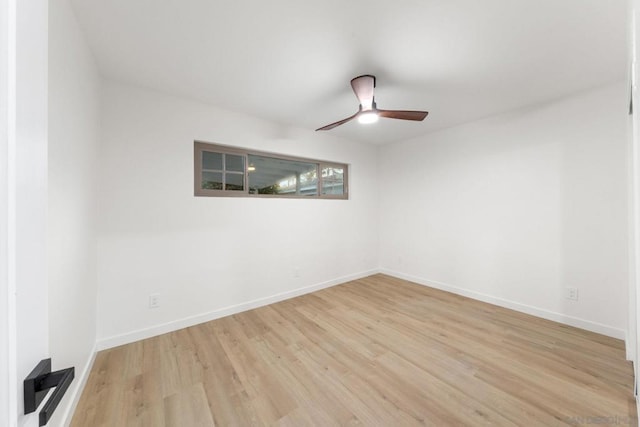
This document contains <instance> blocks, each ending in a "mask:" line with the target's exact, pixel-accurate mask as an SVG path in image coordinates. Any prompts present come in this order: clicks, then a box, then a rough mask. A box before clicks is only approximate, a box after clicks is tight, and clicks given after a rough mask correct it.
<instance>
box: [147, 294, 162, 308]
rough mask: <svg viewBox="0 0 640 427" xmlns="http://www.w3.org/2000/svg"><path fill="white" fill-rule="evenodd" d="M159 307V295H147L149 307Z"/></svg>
mask: <svg viewBox="0 0 640 427" xmlns="http://www.w3.org/2000/svg"><path fill="white" fill-rule="evenodd" d="M158 307H160V295H158V294H152V295H149V308H158Z"/></svg>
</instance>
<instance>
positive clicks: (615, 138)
mask: <svg viewBox="0 0 640 427" xmlns="http://www.w3.org/2000/svg"><path fill="white" fill-rule="evenodd" d="M461 102H464V100H461ZM627 109H628V86H627V85H625V84H619V85H613V86H609V87H605V88H601V89H598V90H594V91H591V92H589V93H584V94H581V95H578V96H574V97H571V98H567V99H563V100H559V101H557V102H554V103H550V104H547V105H541V106H537V107H531V108H527V109H522V110H518V111H513V112H510V113H507V114H503V115H500V116H497V117H493V118H488V119H486V120H481V121H477V122H474V123H469V124H466V125H462V126H458V127H454V128H450V129H446V130H443V131H440V132H437V133H433V134H430V135H426V136H423V137H421V138H416V139H414V140H411V141H407V142H403V143H399V144H395V145H389V146H384V147H382V148H381V151H380V174H381V179H380V183H381V188H380V189H381V193H380V194H381V196H380V197H381V199H380V202H381V206H382V207H383V208H382V209H381V211H380V264H381V266H382V268H383V269H385V270H386V271H388V272H390V273H392V274H396V275H398V276H401V277H407V278H410V279H414V280H417V281H419V282H421V283H429V284H432V285H434V286H436V287H441V288H444V289H450V290H454V291H455V292H458V293H461V294H466V295H470V296H473V297H476V298H480V299H484V300H487V301H491V302H494V303H498V304H502V305H505V306H509V307H513V308H516V309H519V310H523V311H527V312H530V313H534V314H537V315H540V316H543V317H547V318H552V319H555V320H561V321H564V322H567V323H569V324H574V325H578V326H581V327H584V328H587V329H591V330H595V331H598V332H602V333H606V334H609V335H613V336H617V337H619V338H624V331H626V329H627V323H626V321H627V317H626V316H627V297H628V294H627V290H628V265H627V263H628V259H627V250H628V246H627V244H628V241H627V232H628V221H627V218H628V211H627V178H628V177H627V160H626V158H625V156H626V154H627V135H626V131H627V122H626V120H627V119H626V112H627ZM566 287H577V288H579V301H577V302H576V301H570V300H567V299H565V297H564V292H565V288H566Z"/></svg>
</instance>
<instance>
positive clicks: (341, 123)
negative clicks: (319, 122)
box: [316, 111, 360, 132]
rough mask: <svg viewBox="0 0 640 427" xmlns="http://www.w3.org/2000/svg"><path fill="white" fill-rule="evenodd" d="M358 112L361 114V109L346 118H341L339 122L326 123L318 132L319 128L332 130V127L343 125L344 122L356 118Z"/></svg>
mask: <svg viewBox="0 0 640 427" xmlns="http://www.w3.org/2000/svg"><path fill="white" fill-rule="evenodd" d="M358 114H360V112H359V111H358V112H357V113H355V114H354V115H353V116H351V117H347V118H346V119H343V120H340V121H339V122H335V123H331V124H330V125H326V126H323V127H321V128H318V129H316V132H317V131H319V130H330V129H333V128H335V127H338V126H340V125H343V124H345V123H347V122H348V121H349V120H353V119H355V118H356V116H357V115H358Z"/></svg>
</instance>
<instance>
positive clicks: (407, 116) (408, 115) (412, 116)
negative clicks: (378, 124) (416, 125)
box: [378, 110, 429, 122]
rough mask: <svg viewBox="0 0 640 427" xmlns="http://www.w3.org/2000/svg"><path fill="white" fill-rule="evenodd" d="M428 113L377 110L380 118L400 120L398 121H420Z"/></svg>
mask: <svg viewBox="0 0 640 427" xmlns="http://www.w3.org/2000/svg"><path fill="white" fill-rule="evenodd" d="M427 114H429V112H427V111H402V110H378V115H379V116H380V117H386V118H388V119H400V120H415V121H418V122H419V121H422V120H424V118H425V117H427Z"/></svg>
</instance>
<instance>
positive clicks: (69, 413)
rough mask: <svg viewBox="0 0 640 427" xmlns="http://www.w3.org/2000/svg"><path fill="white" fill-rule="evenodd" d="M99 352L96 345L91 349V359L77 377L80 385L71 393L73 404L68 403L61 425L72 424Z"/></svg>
mask: <svg viewBox="0 0 640 427" xmlns="http://www.w3.org/2000/svg"><path fill="white" fill-rule="evenodd" d="M97 353H98V349H97V346H96V345H94V346H93V349H92V350H91V356H89V360H87V363H85V365H84V367H83V368H82V372H81V373H80V376H77V377H76V381H77V384H78V386H77V387H76V388H75V390H74V391H73V394H72V395H71V404H70V405H67V407H66V409H65V411H64V413H63V415H62V421H61V423H60V425H62V426H65V427H68V426H69V424H71V420H72V418H73V414H74V413H75V412H76V407H77V406H78V402H79V401H80V397H81V396H82V391H83V390H84V387H85V385H87V380H88V379H89V374H90V373H91V368H93V363H94V362H95V360H96V354H97Z"/></svg>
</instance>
